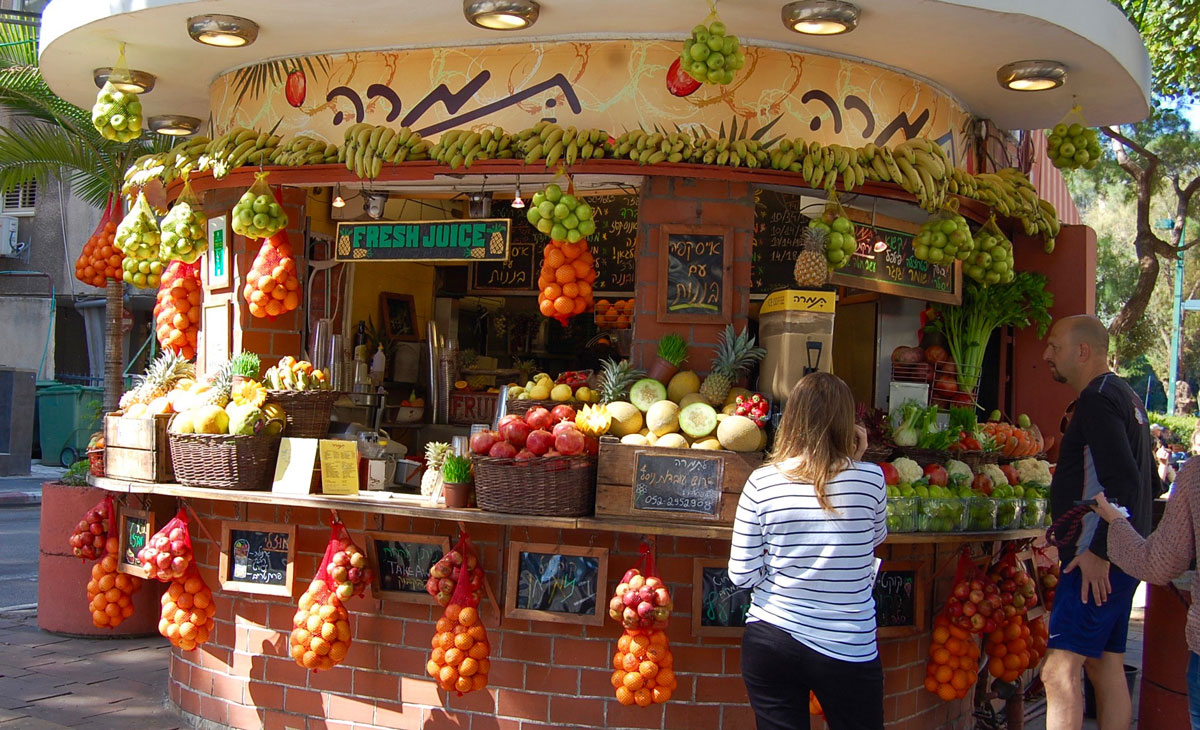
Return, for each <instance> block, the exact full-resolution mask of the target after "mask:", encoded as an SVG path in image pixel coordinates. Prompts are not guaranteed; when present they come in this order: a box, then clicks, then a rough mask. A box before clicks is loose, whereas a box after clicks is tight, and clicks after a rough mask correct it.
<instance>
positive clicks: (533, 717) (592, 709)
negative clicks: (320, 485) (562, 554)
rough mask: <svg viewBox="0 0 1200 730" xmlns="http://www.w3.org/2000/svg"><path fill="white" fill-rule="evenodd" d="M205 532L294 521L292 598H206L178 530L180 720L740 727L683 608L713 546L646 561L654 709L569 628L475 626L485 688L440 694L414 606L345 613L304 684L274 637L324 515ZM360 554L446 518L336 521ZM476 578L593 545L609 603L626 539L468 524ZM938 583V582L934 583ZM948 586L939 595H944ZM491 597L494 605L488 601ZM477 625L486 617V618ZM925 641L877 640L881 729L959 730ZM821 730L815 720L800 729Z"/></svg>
mask: <svg viewBox="0 0 1200 730" xmlns="http://www.w3.org/2000/svg"><path fill="white" fill-rule="evenodd" d="M192 504H193V506H194V507H195V509H196V510H197V512H198V514H199V515H200V517H201V519H202V522H203V523H204V526H205V527H206V528H207V530H208V533H210V534H214V535H219V534H220V521H221V520H223V519H242V520H261V521H279V522H284V521H287V522H291V523H294V524H297V525H299V529H298V557H297V561H296V571H295V575H296V577H295V586H294V591H293V594H294V598H292V599H290V600H289V599H283V598H274V597H266V596H256V595H248V594H241V593H228V592H224V591H221V590H219V586H218V583H217V559H218V547H217V546H216V545H214V544H213V543H212V542H211V541H210V540H209V539H207V538H206V536H205V533H204V531H203V530H202V529H200V528H199V527H195V526H194V527H193V529H192V534H193V542H194V544H195V549H196V554H197V557H198V562H199V564H200V565H201V569H202V573H203V577H204V579H205V581H207V582H208V583H209V585H210V586H211V587H213V589H214V595H215V597H216V600H217V606H218V612H217V615H216V621H217V626H216V630H215V631H214V633H213V635H212V638H211V640H210V642H209V643H208V644H207V645H205V646H203V647H201V648H200V649H198V650H196V651H193V652H189V653H186V654H185V653H182V652H180V651H179V650H178V649H174V650H172V652H173V653H172V658H171V666H170V669H171V680H170V695H171V700H172V701H173V702H175V703H176V704H178V705H179V706H180V707H181V708H182V709H183V710H184V711H186V712H188V713H191V714H193V715H197V716H201V717H203V718H205V719H207V720H211V721H215V722H219V723H222V724H226V725H230V726H233V727H238V728H258V727H266V728H296V729H302V730H317V729H318V728H319V729H320V730H335V729H337V730H352V729H357V730H375V729H377V728H379V729H381V728H421V729H422V730H438V729H440V728H459V729H460V730H461V729H465V728H472V729H473V730H485V729H486V730H496V729H498V728H503V729H508V730H534V729H541V728H545V729H549V728H564V727H569V728H659V729H660V730H697V729H699V728H704V729H705V730H737V729H742V728H751V727H753V725H754V722H753V718H752V716H751V713H750V710H749V707H748V703H747V699H746V693H745V688H744V686H743V684H742V681H741V678H740V675H739V670H738V666H739V649H738V640H737V639H717V638H710V637H693V636H692V635H691V618H690V606H691V602H692V590H691V586H690V584H691V577H692V558H693V557H705V556H708V557H714V556H724V555H727V554H728V549H729V548H728V543H727V542H726V541H722V540H701V539H693V538H670V537H663V538H659V539H658V543H657V551H658V565H659V569H660V572H661V573H662V575H663V578H664V579H665V580H666V581H667V582H668V583H669V584H670V586H671V588H672V591H673V595H674V599H675V605H676V610H675V613H674V614H673V615H672V618H671V627H670V629H669V632H670V636H671V641H672V650H673V652H674V654H675V667H676V672H677V676H678V677H679V688H678V690H677V691H676V693H675V695H674V696H673V697H672V699H671V701H670V702H668V703H667V704H666V705H662V706H652V707H649V708H638V707H624V706H621V705H620V704H619V703H618V702H617V701H616V699H615V698H614V697H613V690H612V686H611V685H610V684H609V676H610V669H609V662H610V660H611V657H612V654H613V652H614V651H615V650H616V649H615V647H616V640H617V638H618V637H619V635H620V631H619V630H618V628H617V627H616V626H615V625H614V624H612V622H606V624H605V625H604V626H595V627H593V626H586V627H584V626H577V625H573V624H555V623H545V622H539V621H525V620H513V619H504V620H503V624H502V628H492V627H489V628H488V634H489V637H490V639H491V642H492V647H493V661H492V673H491V675H490V677H489V680H490V682H489V687H488V689H487V690H486V691H485V692H475V693H471V694H468V695H466V696H463V697H457V696H455V695H447V694H446V693H444V692H441V691H439V690H438V688H437V687H436V685H435V684H434V683H433V682H432V681H431V680H430V679H429V678H428V677H427V676H426V675H425V673H424V665H425V662H426V660H427V659H428V651H429V639H430V638H431V637H432V635H433V623H434V621H435V619H436V618H437V617H438V616H440V610H441V609H440V608H437V607H434V606H430V605H425V604H415V603H401V602H391V601H389V602H382V603H381V602H378V601H374V600H372V599H370V598H369V597H367V598H357V599H353V600H352V601H350V603H349V605H348V609H349V611H350V613H351V615H352V617H353V619H352V627H353V631H354V639H353V645H352V646H351V648H350V652H349V654H348V656H347V658H346V661H345V662H344V663H343V664H342V665H340V666H338V667H336V668H334V669H333V670H331V671H329V672H322V673H318V674H314V673H310V672H308V671H306V670H304V669H302V668H300V667H298V666H297V665H296V664H295V662H293V661H292V660H291V659H290V658H289V657H288V632H289V631H290V630H291V619H292V615H293V613H294V612H295V600H296V598H297V597H298V596H299V595H300V593H301V592H303V590H304V589H305V588H306V587H307V585H308V582H309V581H310V580H311V577H312V575H313V574H314V573H315V572H316V568H317V564H318V563H319V561H320V558H321V555H322V553H323V552H324V549H325V542H326V540H327V539H328V530H327V529H326V528H325V527H320V526H318V525H322V524H324V522H325V520H326V518H327V516H328V515H326V514H325V513H324V512H321V513H318V511H317V510H313V509H301V508H286V507H278V508H277V507H273V506H268V505H241V506H239V505H235V504H232V503H226V502H207V501H201V500H193V502H192ZM341 516H342V518H343V519H344V520H345V521H346V523H347V526H348V527H349V528H350V530H351V532H352V534H353V535H354V537H355V538H356V539H357V540H359V541H360V542H365V541H364V540H363V538H362V533H363V531H364V530H385V531H389V532H414V533H421V534H434V535H446V536H448V537H454V536H455V535H456V533H457V526H456V525H455V524H454V523H452V522H449V521H437V520H426V519H414V518H404V517H395V516H387V517H381V516H378V515H364V514H362V513H354V512H342V513H341ZM470 529H471V534H472V537H473V540H474V541H475V543H476V545H477V546H478V547H479V548H480V550H481V553H482V558H483V561H484V565H485V568H486V569H487V570H488V577H489V580H490V581H491V582H492V586H493V588H494V589H495V590H496V591H499V590H500V587H501V584H502V575H503V571H502V570H500V569H498V568H497V566H498V565H499V564H500V548H501V546H502V545H503V544H504V542H505V541H506V540H522V541H525V540H528V541H535V542H549V543H558V542H561V543H563V544H573V545H594V546H596V547H603V548H607V549H608V550H609V551H610V554H609V580H608V585H607V587H606V589H605V590H606V592H607V591H611V590H612V588H613V587H614V585H615V581H616V580H617V579H618V577H619V576H620V575H621V573H622V572H623V571H624V570H625V569H626V568H627V567H628V566H630V565H632V564H633V563H634V561H635V560H636V558H637V555H638V545H639V542H640V537H639V536H637V535H629V534H613V533H607V532H595V533H593V532H588V531H563V530H555V529H546V528H537V527H529V528H526V527H511V528H505V527H502V526H493V525H472V526H471V528H470ZM935 550H936V548H935V547H933V546H916V547H915V548H914V549H912V550H909V549H907V548H905V547H903V546H900V547H897V548H893V549H892V553H893V554H891V555H890V556H888V557H890V558H892V559H917V558H918V557H920V558H925V559H927V560H928V561H929V563H930V564H935V565H941V564H942V563H944V562H946V561H947V560H948V558H949V557H950V556H952V555H953V552H952V551H949V550H948V549H947V548H942V549H941V550H940V551H938V554H937V555H936V556H935V554H934V553H935ZM947 580H949V578H948V577H947V578H943V580H942V583H943V584H944V583H945V582H946V581H947ZM947 588H948V586H945V585H942V586H940V591H939V593H938V595H942V596H944V595H945V591H946V589H947ZM501 600H503V599H501ZM485 613H486V609H485ZM928 649H929V638H928V633H927V632H926V633H925V634H924V635H922V636H920V637H919V638H918V639H916V640H909V639H896V640H889V641H884V642H881V654H882V657H883V663H884V666H885V667H887V671H886V675H885V687H886V690H887V693H888V698H887V699H886V701H885V705H884V709H885V713H886V717H887V725H888V728H889V729H891V730H918V729H920V730H933V729H937V728H943V729H945V730H951V729H952V728H953V729H954V730H957V729H958V728H965V727H967V726H968V725H969V724H970V723H969V718H970V713H969V709H968V707H967V705H966V703H965V702H958V703H951V704H947V703H942V702H939V701H938V700H937V699H936V698H935V697H933V695H931V694H929V693H928V692H926V691H925V690H924V689H923V687H922V683H923V681H924V677H925V658H926V655H927V652H928ZM814 727H815V728H817V729H818V730H820V728H822V727H823V725H822V723H820V722H817V723H814Z"/></svg>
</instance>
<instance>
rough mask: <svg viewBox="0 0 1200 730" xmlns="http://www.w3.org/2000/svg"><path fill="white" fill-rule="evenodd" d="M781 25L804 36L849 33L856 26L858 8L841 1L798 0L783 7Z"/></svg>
mask: <svg viewBox="0 0 1200 730" xmlns="http://www.w3.org/2000/svg"><path fill="white" fill-rule="evenodd" d="M783 24H784V25H785V26H786V27H787V28H788V30H794V31H796V32H797V33H803V34H805V35H838V34H840V33H849V32H850V31H852V30H854V28H855V27H856V26H857V25H858V6H857V5H853V4H851V3H847V2H841V0H799V1H798V2H794V3H788V4H787V5H784V6H783Z"/></svg>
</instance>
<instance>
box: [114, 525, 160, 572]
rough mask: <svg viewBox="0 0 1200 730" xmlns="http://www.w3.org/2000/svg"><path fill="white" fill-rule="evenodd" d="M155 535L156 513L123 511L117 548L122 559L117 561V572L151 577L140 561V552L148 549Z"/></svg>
mask: <svg viewBox="0 0 1200 730" xmlns="http://www.w3.org/2000/svg"><path fill="white" fill-rule="evenodd" d="M153 534H154V513H153V512H145V511H142V510H136V509H122V510H121V525H120V533H119V535H118V542H119V543H120V545H119V547H118V548H117V549H118V551H119V555H120V556H121V559H120V560H119V561H117V570H119V571H120V572H122V573H128V574H129V575H136V576H137V577H139V578H147V577H149V572H148V571H147V570H146V569H145V568H143V567H142V563H141V561H139V560H138V558H137V554H138V551H139V550H141V549H142V548H144V547H146V543H147V542H148V541H149V540H150V536H151V535H153Z"/></svg>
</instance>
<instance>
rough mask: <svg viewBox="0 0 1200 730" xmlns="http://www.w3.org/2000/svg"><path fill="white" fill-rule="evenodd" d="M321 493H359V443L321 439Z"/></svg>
mask: <svg viewBox="0 0 1200 730" xmlns="http://www.w3.org/2000/svg"><path fill="white" fill-rule="evenodd" d="M320 452H321V493H322V494H337V495H346V494H358V444H357V443H355V442H353V441H341V440H338V439H321V444H320Z"/></svg>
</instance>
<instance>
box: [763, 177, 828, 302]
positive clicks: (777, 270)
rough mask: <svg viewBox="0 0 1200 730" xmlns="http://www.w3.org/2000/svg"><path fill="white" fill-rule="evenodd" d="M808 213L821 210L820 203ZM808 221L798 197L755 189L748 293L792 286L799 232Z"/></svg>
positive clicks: (768, 292)
mask: <svg viewBox="0 0 1200 730" xmlns="http://www.w3.org/2000/svg"><path fill="white" fill-rule="evenodd" d="M808 212H810V213H817V214H819V213H820V212H821V209H820V206H815V207H813V208H810V209H809V211H808ZM810 220H811V218H809V216H808V215H806V214H805V213H804V212H801V206H800V196H799V195H796V194H793V193H784V192H780V191H778V190H764V189H762V188H757V189H756V190H755V191H754V243H753V245H752V247H751V255H750V294H751V295H764V294H770V293H771V292H773V291H775V290H776V289H786V288H788V287H790V286H792V271H793V269H794V268H795V265H796V256H797V255H798V254H799V253H800V235H801V234H802V233H803V232H804V229H805V228H807V227H808V223H809V221H810Z"/></svg>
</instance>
